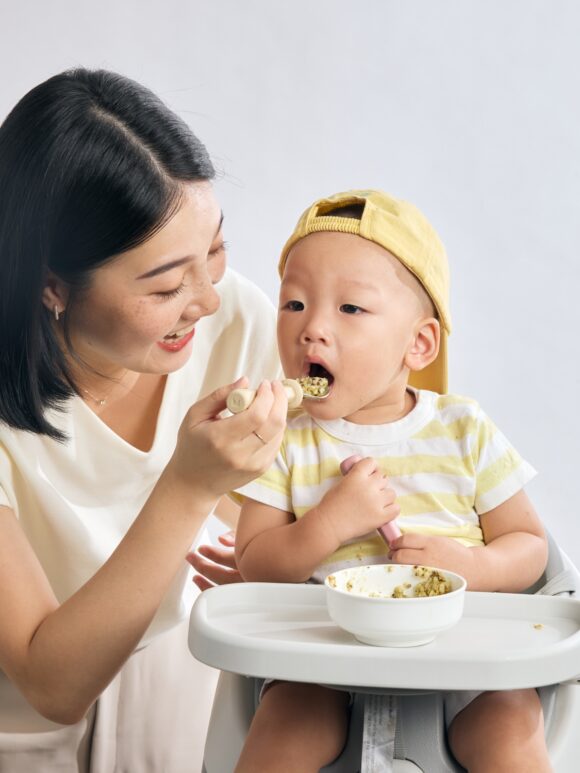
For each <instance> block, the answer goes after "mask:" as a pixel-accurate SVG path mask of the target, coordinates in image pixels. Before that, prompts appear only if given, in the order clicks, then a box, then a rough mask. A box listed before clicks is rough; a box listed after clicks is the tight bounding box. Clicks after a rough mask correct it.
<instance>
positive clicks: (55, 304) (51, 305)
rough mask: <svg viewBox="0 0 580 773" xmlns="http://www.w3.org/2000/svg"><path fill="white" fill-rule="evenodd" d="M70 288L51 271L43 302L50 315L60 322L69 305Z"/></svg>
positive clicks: (43, 294)
mask: <svg viewBox="0 0 580 773" xmlns="http://www.w3.org/2000/svg"><path fill="white" fill-rule="evenodd" d="M68 296H69V291H68V286H67V284H66V283H65V282H63V281H62V279H59V278H58V277H57V276H55V274H53V273H52V271H49V273H48V278H47V280H46V284H45V286H44V288H43V290H42V302H43V304H44V305H45V306H46V308H47V309H48V310H49V311H50V313H51V314H52V315H53V316H54V317H55V319H56V320H58V318H59V316H60V315H61V314H62V313H63V311H64V310H65V309H66V307H67V304H68Z"/></svg>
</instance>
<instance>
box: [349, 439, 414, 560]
mask: <svg viewBox="0 0 580 773" xmlns="http://www.w3.org/2000/svg"><path fill="white" fill-rule="evenodd" d="M362 458H363V457H362V456H359V455H358V454H353V455H352V456H348V457H347V458H346V459H343V460H342V462H341V463H340V471H341V473H342V474H343V475H346V474H347V472H348V471H349V470H350V469H351V467H352V466H353V465H354V464H356V463H357V462H360V460H361V459H362ZM377 531H378V533H379V534H380V535H381V537H382V538H383V539H384V540H385V542H386V543H387V545H390V544H391V542H393V540H396V539H397V537H400V536H401V534H402V532H401V530H400V529H399V527H398V526H397V523H396V521H389V522H388V523H385V524H383V526H379V528H378V529H377Z"/></svg>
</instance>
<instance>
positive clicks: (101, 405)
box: [82, 389, 109, 408]
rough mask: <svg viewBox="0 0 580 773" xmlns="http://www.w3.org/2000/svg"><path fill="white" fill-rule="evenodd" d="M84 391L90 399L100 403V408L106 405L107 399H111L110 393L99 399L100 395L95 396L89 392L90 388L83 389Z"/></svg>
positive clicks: (96, 403) (97, 403)
mask: <svg viewBox="0 0 580 773" xmlns="http://www.w3.org/2000/svg"><path fill="white" fill-rule="evenodd" d="M82 392H83V394H85V395H86V396H87V397H88V398H89V399H90V400H92V401H93V402H94V403H95V405H98V406H99V407H100V408H102V407H103V406H104V405H106V404H107V400H108V399H109V396H108V395H107V397H103V398H101V399H99V398H98V397H95V396H94V395H92V394H91V393H90V392H89V390H88V389H83V390H82Z"/></svg>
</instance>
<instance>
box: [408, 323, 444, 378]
mask: <svg viewBox="0 0 580 773" xmlns="http://www.w3.org/2000/svg"><path fill="white" fill-rule="evenodd" d="M440 340H441V329H440V327H439V322H438V321H437V320H436V319H435V318H434V317H427V318H426V319H421V320H419V321H418V322H417V324H416V326H415V332H414V335H413V339H412V341H411V344H410V346H409V348H408V350H407V354H406V355H405V365H406V366H407V367H408V368H409V370H411V371H418V370H423V368H426V367H427V365H430V364H431V363H432V362H433V360H434V359H435V358H436V357H437V355H438V354H439V342H440Z"/></svg>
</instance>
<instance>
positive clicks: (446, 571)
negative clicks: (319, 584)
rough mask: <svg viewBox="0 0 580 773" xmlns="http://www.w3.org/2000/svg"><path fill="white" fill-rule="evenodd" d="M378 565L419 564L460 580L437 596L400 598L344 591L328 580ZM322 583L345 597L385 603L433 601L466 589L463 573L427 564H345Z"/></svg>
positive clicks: (458, 593) (412, 565)
mask: <svg viewBox="0 0 580 773" xmlns="http://www.w3.org/2000/svg"><path fill="white" fill-rule="evenodd" d="M378 566H401V567H402V566H407V567H409V566H410V567H415V566H421V567H424V568H425V569H432V570H433V571H437V572H441V574H444V575H451V576H452V577H455V578H457V579H458V580H459V581H460V586H459V588H455V590H452V591H449V593H442V594H440V595H438V596H404V597H401V598H392V597H391V596H365V595H364V594H363V593H356V592H353V591H346V590H342V588H336V587H333V586H332V585H330V583H329V582H328V578H329V577H334V576H336V575H337V574H341V573H342V572H349V571H352V570H353V569H354V570H356V571H358V570H362V569H372V568H374V567H378ZM324 585H325V587H326V588H328V590H330V591H333V592H334V593H337V594H339V595H341V596H345V597H346V598H350V599H352V598H357V599H365V601H373V602H379V603H381V604H384V603H385V602H386V603H391V602H392V603H399V604H400V602H401V601H403V602H405V601H414V602H417V601H422V602H426V601H434V600H435V599H448V598H450V597H451V596H457V595H460V594H461V593H464V592H465V591H466V590H467V580H466V579H465V577H463V575H461V574H457V572H452V571H451V570H450V569H441V568H440V567H438V566H428V565H427V564H363V565H362V566H346V567H345V568H344V569H337V570H336V571H335V572H330V573H329V574H327V575H326V577H325V578H324Z"/></svg>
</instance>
